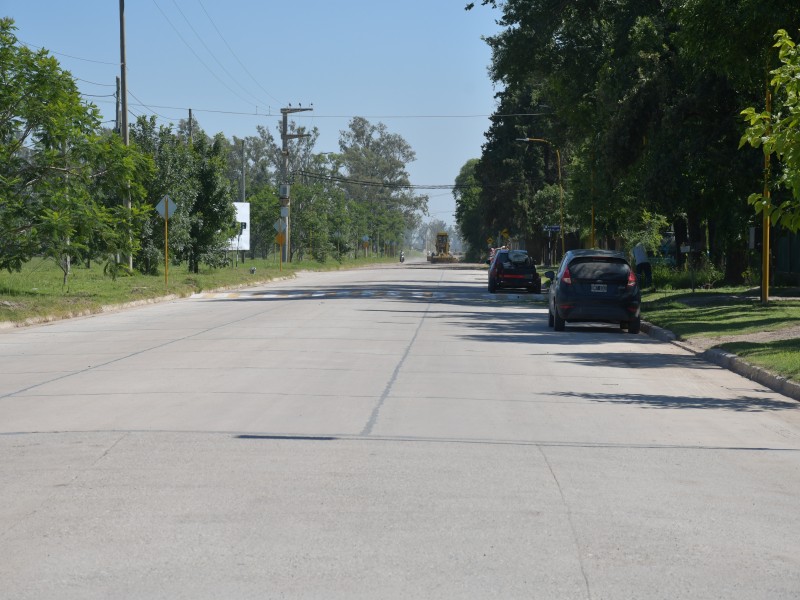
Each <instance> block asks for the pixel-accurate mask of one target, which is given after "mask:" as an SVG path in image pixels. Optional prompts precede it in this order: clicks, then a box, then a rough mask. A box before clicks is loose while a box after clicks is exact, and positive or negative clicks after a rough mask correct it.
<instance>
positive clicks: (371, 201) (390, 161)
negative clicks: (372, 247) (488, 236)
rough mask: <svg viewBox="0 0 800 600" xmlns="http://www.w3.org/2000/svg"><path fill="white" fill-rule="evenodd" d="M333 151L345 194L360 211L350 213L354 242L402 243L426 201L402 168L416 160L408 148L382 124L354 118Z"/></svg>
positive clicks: (425, 205) (423, 210)
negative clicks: (363, 239) (342, 173)
mask: <svg viewBox="0 0 800 600" xmlns="http://www.w3.org/2000/svg"><path fill="white" fill-rule="evenodd" d="M339 151H340V152H339V155H338V156H339V160H341V164H342V167H343V169H344V171H345V174H346V177H347V178H348V180H349V182H348V183H346V184H344V186H343V187H344V190H345V193H346V195H347V198H348V199H349V200H350V202H351V203H354V204H356V205H358V206H359V207H360V210H357V211H354V214H355V217H356V218H355V219H354V224H355V226H356V227H355V228H356V230H357V231H356V232H355V233H356V234H357V237H358V238H361V237H362V236H369V238H370V240H371V241H372V242H373V243H380V242H381V240H383V241H386V240H393V241H395V242H399V241H400V240H402V238H403V233H404V230H406V229H410V228H411V227H413V225H414V224H415V222H416V220H417V216H418V215H419V214H420V213H423V214H424V213H426V212H427V205H428V197H427V196H425V195H417V194H415V193H413V191H412V190H411V188H410V181H409V175H408V172H407V170H406V166H407V165H408V164H409V163H411V162H413V161H414V160H415V159H416V155H415V153H414V151H413V150H412V148H411V146H409V144H408V142H406V141H405V140H404V139H403V137H402V136H400V135H398V134H395V133H390V132H389V130H388V128H387V127H386V125H384V124H383V123H379V124H377V125H373V124H372V123H370V122H369V121H368V120H367V119H364V118H362V117H356V118H354V119H351V121H350V123H349V129H348V130H346V131H342V132H341V133H340V137H339ZM397 216H400V217H401V218H400V219H398V218H396V217H397Z"/></svg>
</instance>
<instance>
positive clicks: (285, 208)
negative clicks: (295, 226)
mask: <svg viewBox="0 0 800 600" xmlns="http://www.w3.org/2000/svg"><path fill="white" fill-rule="evenodd" d="M309 110H314V109H313V108H302V107H298V108H292V107H291V106H290V107H289V108H282V109H281V115H282V116H283V123H282V126H281V140H282V142H283V146H282V152H283V161H282V163H281V185H280V198H281V218H282V219H284V220H285V225H286V231H284V239H283V250H282V251H281V253H282V257H283V261H284V262H289V256H290V255H289V248H290V247H291V246H290V245H289V210H290V207H291V201H290V200H289V140H291V139H298V138H304V137H309V134H307V133H289V114H290V113H296V112H306V111H309Z"/></svg>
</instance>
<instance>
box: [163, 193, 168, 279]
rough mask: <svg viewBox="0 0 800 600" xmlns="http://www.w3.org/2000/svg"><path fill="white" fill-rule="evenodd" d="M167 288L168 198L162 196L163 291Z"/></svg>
mask: <svg viewBox="0 0 800 600" xmlns="http://www.w3.org/2000/svg"><path fill="white" fill-rule="evenodd" d="M168 288H169V196H168V195H166V194H165V195H164V289H165V290H166V289H168Z"/></svg>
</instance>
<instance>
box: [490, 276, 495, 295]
mask: <svg viewBox="0 0 800 600" xmlns="http://www.w3.org/2000/svg"><path fill="white" fill-rule="evenodd" d="M496 291H497V281H495V280H494V279H493V278H491V277H490V278H489V293H490V294H494V293H495V292H496Z"/></svg>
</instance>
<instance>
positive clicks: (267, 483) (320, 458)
mask: <svg viewBox="0 0 800 600" xmlns="http://www.w3.org/2000/svg"><path fill="white" fill-rule="evenodd" d="M0 453H1V454H0V457H2V460H0V598H9V599H12V598H13V599H28V598H30V599H42V598H58V599H71V598H75V599H81V600H88V599H95V598H97V599H100V598H148V599H149V598H165V599H166V598H169V599H174V598H191V599H205V598H259V599H260V598H369V599H374V598H436V599H442V598H558V599H560V598H565V599H573V598H575V599H592V600H598V599H617V598H621V599H632V598H635V599H655V598H663V599H669V600H674V599H677V598H693V599H695V598H720V599H725V600H731V599H739V598H740V599H747V600H753V599H759V598H763V599H769V600H775V599H781V598H800V411H798V404H797V403H795V402H793V401H790V400H788V399H786V398H784V397H781V396H779V395H777V394H775V393H772V392H770V391H768V390H766V389H764V388H761V387H760V386H758V385H756V384H754V383H752V382H750V381H748V380H746V379H743V378H741V377H739V376H737V375H734V374H732V373H729V372H727V371H725V370H722V369H720V368H718V367H716V366H713V365H711V364H708V363H705V362H703V361H701V360H698V359H697V358H695V357H694V356H692V355H689V354H687V353H686V352H684V351H682V350H681V349H679V348H677V347H675V346H673V345H670V344H665V343H661V342H656V341H653V340H651V339H649V338H648V337H646V336H644V335H630V334H627V333H623V332H621V331H619V329H615V328H612V327H609V326H603V325H598V326H582V327H577V326H568V327H567V331H566V332H563V333H555V332H553V331H552V330H551V329H549V328H548V327H547V316H546V312H545V309H544V308H543V305H541V304H537V303H534V302H531V298H530V297H528V296H526V295H525V294H521V295H519V294H515V293H500V294H496V295H490V294H488V293H487V292H486V275H485V270H484V271H481V270H475V269H467V268H463V267H461V266H455V267H450V266H448V265H441V266H432V265H428V264H413V263H409V262H407V263H406V264H405V265H403V266H400V265H392V266H389V267H384V268H380V269H361V270H355V271H348V272H338V273H320V274H313V273H308V274H303V275H301V276H300V277H299V278H298V279H296V280H290V281H283V282H276V283H274V284H271V285H267V286H263V287H260V288H258V289H251V290H246V291H241V292H235V293H234V292H228V293H219V294H214V293H207V294H201V295H198V296H196V297H194V298H191V299H186V300H180V301H174V302H169V303H164V304H159V305H152V306H148V307H143V308H137V309H131V310H125V311H120V312H115V313H111V314H105V315H101V316H96V317H91V318H82V319H75V320H71V321H64V322H59V323H53V324H50V325H45V326H38V327H31V328H27V329H19V330H13V331H4V332H2V333H0Z"/></svg>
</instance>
